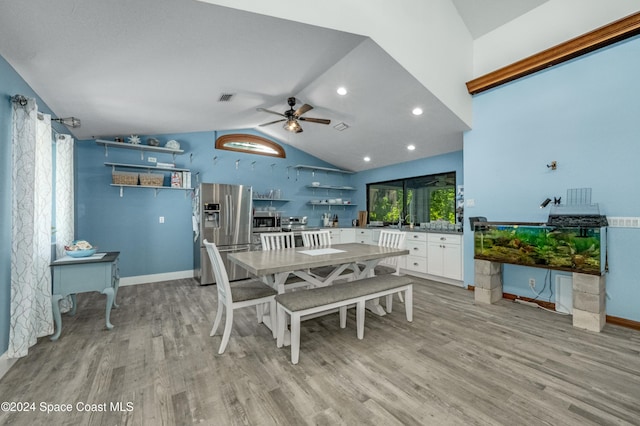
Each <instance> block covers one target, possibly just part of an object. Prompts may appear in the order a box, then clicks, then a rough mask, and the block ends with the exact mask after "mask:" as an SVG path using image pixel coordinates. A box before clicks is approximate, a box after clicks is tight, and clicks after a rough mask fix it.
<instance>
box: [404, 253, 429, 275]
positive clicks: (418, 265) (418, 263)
mask: <svg viewBox="0 0 640 426" xmlns="http://www.w3.org/2000/svg"><path fill="white" fill-rule="evenodd" d="M406 269H408V270H410V271H416V272H421V273H423V274H426V273H427V259H426V258H424V257H420V256H407V258H406Z"/></svg>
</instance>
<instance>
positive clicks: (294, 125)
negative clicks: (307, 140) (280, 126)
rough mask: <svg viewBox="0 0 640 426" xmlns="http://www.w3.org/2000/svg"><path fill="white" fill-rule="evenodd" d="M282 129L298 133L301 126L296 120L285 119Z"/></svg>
mask: <svg viewBox="0 0 640 426" xmlns="http://www.w3.org/2000/svg"><path fill="white" fill-rule="evenodd" d="M284 129H285V130H287V131H289V132H293V133H300V132H301V131H302V127H300V124H299V123H298V122H297V121H296V120H287V122H286V123H285V124H284Z"/></svg>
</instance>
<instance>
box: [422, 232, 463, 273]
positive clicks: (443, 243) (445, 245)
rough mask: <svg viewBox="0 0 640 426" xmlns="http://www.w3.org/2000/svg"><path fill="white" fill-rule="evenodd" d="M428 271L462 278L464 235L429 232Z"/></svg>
mask: <svg viewBox="0 0 640 426" xmlns="http://www.w3.org/2000/svg"><path fill="white" fill-rule="evenodd" d="M427 241H428V252H429V257H428V259H427V271H428V273H429V274H431V275H437V276H441V277H445V278H451V279H454V280H462V237H461V236H460V235H450V234H428V239H427Z"/></svg>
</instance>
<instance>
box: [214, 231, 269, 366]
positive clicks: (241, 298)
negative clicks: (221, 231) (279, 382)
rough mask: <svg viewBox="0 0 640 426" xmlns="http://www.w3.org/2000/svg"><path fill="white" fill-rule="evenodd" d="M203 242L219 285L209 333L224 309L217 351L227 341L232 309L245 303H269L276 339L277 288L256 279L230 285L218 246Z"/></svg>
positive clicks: (246, 305) (216, 327) (243, 306)
mask: <svg viewBox="0 0 640 426" xmlns="http://www.w3.org/2000/svg"><path fill="white" fill-rule="evenodd" d="M203 243H204V246H205V247H206V248H207V253H208V254H209V259H210V260H211V266H212V267H213V274H214V275H215V277H216V287H217V288H218V310H217V312H216V319H215V321H214V322H213V328H212V329H211V333H210V334H209V335H210V336H213V335H215V334H216V331H217V330H218V326H219V325H220V321H221V320H222V311H223V309H226V318H225V324H224V332H223V333H222V342H220V349H218V353H219V354H222V353H224V351H225V349H226V348H227V344H228V343H229V336H230V335H231V327H232V326H233V311H234V310H236V309H240V308H245V307H248V306H256V307H257V306H259V305H262V304H263V303H269V313H270V319H271V331H272V333H273V338H274V339H275V338H276V330H277V328H276V301H275V296H276V294H278V292H277V291H276V290H274V289H273V288H271V287H269V286H268V285H266V284H264V283H262V282H260V281H258V280H255V279H252V280H245V281H240V282H234V283H233V285H231V284H230V283H229V277H228V275H227V270H226V269H225V267H224V263H223V262H222V257H221V256H220V252H219V251H218V248H217V247H216V245H215V244H214V243H210V242H208V241H207V240H204V241H203Z"/></svg>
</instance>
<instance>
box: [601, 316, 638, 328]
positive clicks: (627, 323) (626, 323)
mask: <svg viewBox="0 0 640 426" xmlns="http://www.w3.org/2000/svg"><path fill="white" fill-rule="evenodd" d="M607 323H609V324H614V325H619V326H621V327H626V328H631V329H633V330H636V331H640V322H638V321H633V320H630V319H626V318H620V317H612V316H611V315H607Z"/></svg>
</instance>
